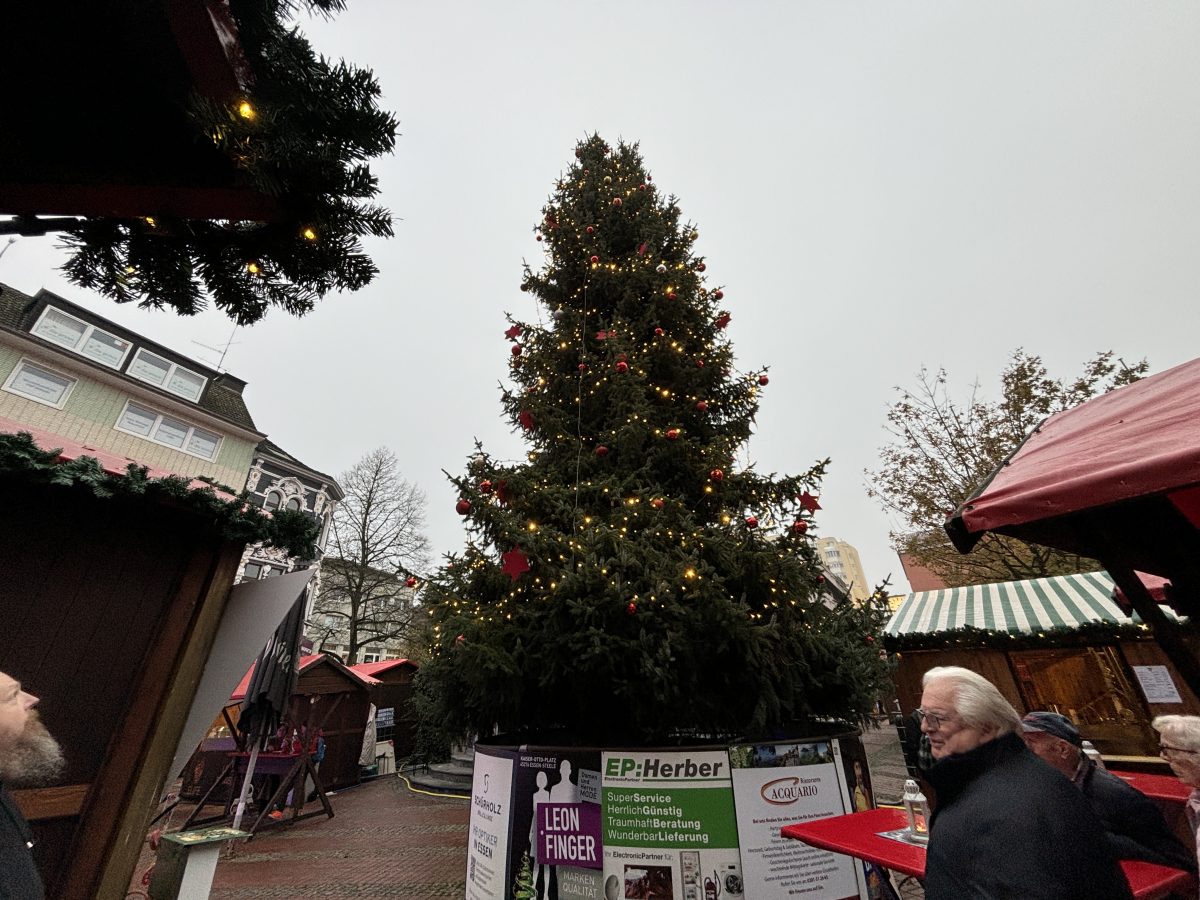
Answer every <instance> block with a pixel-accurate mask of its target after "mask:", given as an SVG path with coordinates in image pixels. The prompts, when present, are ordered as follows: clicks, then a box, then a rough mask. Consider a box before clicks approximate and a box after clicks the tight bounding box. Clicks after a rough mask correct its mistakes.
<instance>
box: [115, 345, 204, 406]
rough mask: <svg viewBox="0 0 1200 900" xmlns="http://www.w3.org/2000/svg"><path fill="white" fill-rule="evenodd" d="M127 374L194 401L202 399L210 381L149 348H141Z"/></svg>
mask: <svg viewBox="0 0 1200 900" xmlns="http://www.w3.org/2000/svg"><path fill="white" fill-rule="evenodd" d="M126 374H128V375H132V376H133V377H134V378H137V379H138V380H140V381H147V382H149V383H150V384H155V385H158V386H159V387H160V388H163V389H165V390H168V391H170V392H171V393H172V394H178V395H179V396H180V397H183V398H184V399H185V400H192V401H195V400H199V399H200V394H201V393H202V392H203V391H204V385H205V384H207V383H208V379H207V378H205V377H204V376H203V375H198V374H196V373H195V372H193V371H191V370H190V369H185V368H184V367H183V366H180V365H177V364H175V363H173V362H171V361H170V360H168V359H163V358H162V357H161V356H157V355H155V354H153V353H151V352H150V351H149V350H139V351H138V352H137V353H136V354H134V357H133V362H131V363H130V364H129V368H128V369H127V370H126Z"/></svg>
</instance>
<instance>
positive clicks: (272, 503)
mask: <svg viewBox="0 0 1200 900" xmlns="http://www.w3.org/2000/svg"><path fill="white" fill-rule="evenodd" d="M282 502H283V494H281V493H279V491H269V492H268V493H267V499H266V500H264V501H263V509H279V504H280V503H282Z"/></svg>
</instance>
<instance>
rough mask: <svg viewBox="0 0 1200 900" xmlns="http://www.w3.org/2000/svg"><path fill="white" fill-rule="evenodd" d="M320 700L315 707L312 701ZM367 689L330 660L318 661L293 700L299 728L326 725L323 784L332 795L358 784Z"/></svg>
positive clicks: (298, 685) (306, 673)
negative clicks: (334, 791)
mask: <svg viewBox="0 0 1200 900" xmlns="http://www.w3.org/2000/svg"><path fill="white" fill-rule="evenodd" d="M311 697H316V702H315V703H310V698H311ZM370 702H371V701H370V699H369V694H368V691H367V686H366V685H365V684H363V683H362V682H361V681H359V680H358V679H357V678H355V677H354V676H353V675H350V674H347V673H345V672H342V671H341V670H340V669H338V668H337V667H335V666H334V665H333V664H332V663H330V662H328V661H327V660H323V659H322V660H318V661H317V662H315V663H313V664H312V665H310V666H309V667H308V668H307V669H305V670H304V671H303V672H301V673H300V677H299V678H298V679H297V680H296V693H295V694H294V695H293V697H292V705H291V716H292V721H293V723H295V724H296V725H303V724H304V723H305V722H306V721H307V722H311V723H313V724H314V725H316V724H320V723H322V722H324V724H323V725H321V727H322V728H323V729H324V731H325V761H324V762H323V763H321V781H322V782H323V783H324V784H325V789H326V790H329V791H333V790H338V789H340V788H344V787H349V786H350V785H352V784H358V780H359V767H358V759H359V756H361V754H362V743H363V732H364V731H365V730H366V726H367V711H368V709H369V707H370Z"/></svg>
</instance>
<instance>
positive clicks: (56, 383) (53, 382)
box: [4, 359, 75, 409]
mask: <svg viewBox="0 0 1200 900" xmlns="http://www.w3.org/2000/svg"><path fill="white" fill-rule="evenodd" d="M73 387H75V379H74V378H68V377H67V376H66V375H60V374H58V373H57V372H52V371H50V370H49V369H44V368H42V367H41V366H37V365H34V364H33V363H31V362H30V361H29V360H27V359H23V360H21V361H20V362H19V363H17V367H16V368H15V369H13V371H12V374H11V375H9V376H8V380H7V381H5V382H4V390H6V391H8V392H9V393H10V394H16V395H17V396H18V397H24V398H25V399H26V400H33V401H34V402H36V403H44V404H45V405H46V406H53V407H54V408H55V409H62V408H63V406H65V405H66V402H67V398H68V397H69V396H71V388H73Z"/></svg>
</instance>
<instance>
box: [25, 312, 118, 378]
mask: <svg viewBox="0 0 1200 900" xmlns="http://www.w3.org/2000/svg"><path fill="white" fill-rule="evenodd" d="M51 312H54V313H56V314H58V315H60V316H62V317H63V318H64V319H70V320H71V321H72V322H78V323H79V324H80V325H82V326H83V334H82V335H80V337H79V340H77V341H76V342H75V343H74V344H65V343H63V342H62V341H56V340H55V339H54V338H52V337H47V336H46V335H44V334H39V333H38V329H39V328H41V326H42V323H43V322H44V321H46V318H47V317H48V316H49V314H50V313H51ZM96 332H100V334H102V335H104V336H105V337H108V338H112V339H113V340H114V341H121V342H122V343H124V344H125V352H123V353H122V354H121V358H120V359H119V360H117V361H116V362H115V363H111V362H109V361H108V360H106V359H99V358H98V357H95V356H93V355H92V354H90V353H84V352H83V348H84V347H86V346H87V343H88V340H89V339H90V338H91V337H92V335H93V334H94V333H96ZM29 333H30V334H32V335H34V336H35V337H39V338H41V339H42V340H43V341H46V342H47V343H50V344H53V345H54V346H56V347H65V348H66V349H67V350H70V351H72V352H73V353H77V354H79V355H80V356H82V357H83V358H84V359H90V360H91V361H92V362H94V363H99V364H100V365H102V366H107V367H108V368H110V369H120V368H121V366H123V365H125V360H127V359H129V353H130V351H132V350H133V346H134V344H133V341H131V340H128V339H126V338H123V337H120V336H118V335H115V334H113V333H112V332H111V331H105V330H104V329H103V328H101V327H99V326H98V325H92V324H90V323H88V322H85V321H84V320H83V319H81V318H79V316H73V315H71V314H70V313H69V312H67V311H66V310H65V309H59V308H58V307H57V306H47V307H46V308H45V309H43V310H42V314H41V315H40V316H38V319H37V321H36V322H34V323H33V328H31V329H30V330H29Z"/></svg>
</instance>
